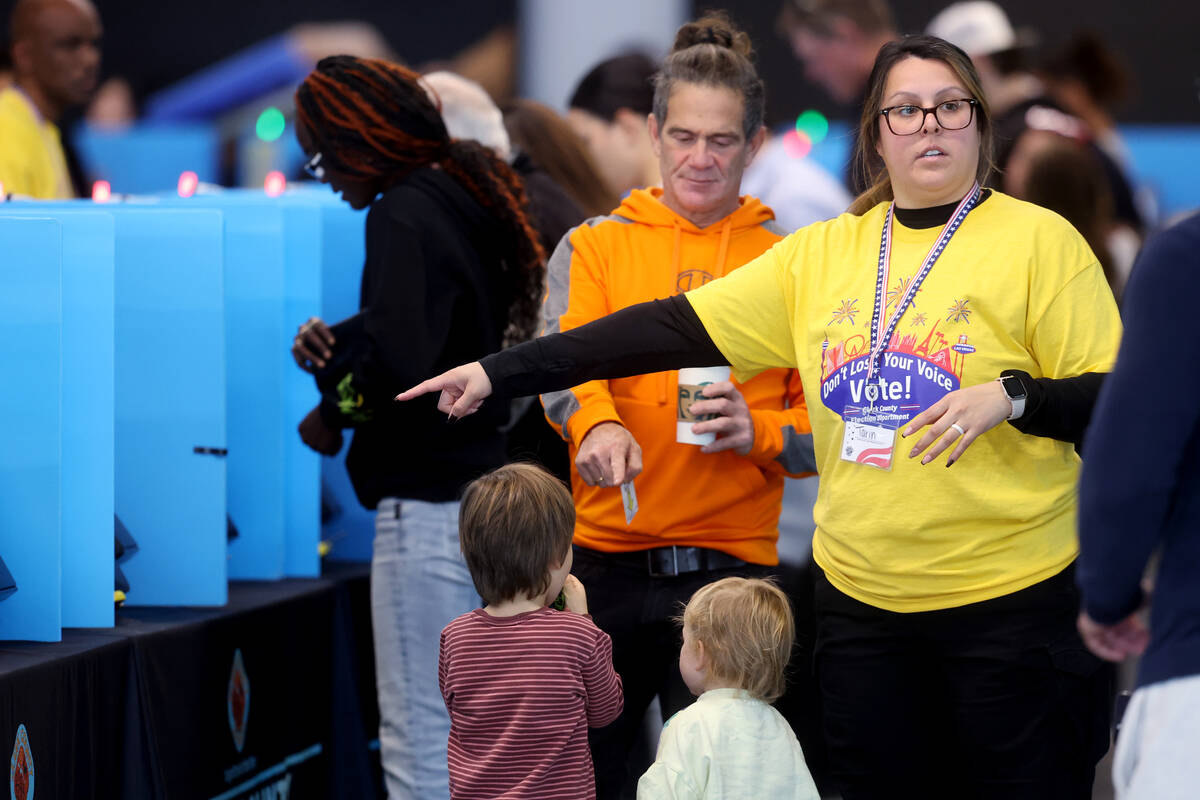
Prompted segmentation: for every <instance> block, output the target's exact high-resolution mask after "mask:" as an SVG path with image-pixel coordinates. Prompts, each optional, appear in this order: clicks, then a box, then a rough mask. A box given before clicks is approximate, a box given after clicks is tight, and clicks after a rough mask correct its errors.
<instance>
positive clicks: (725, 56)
mask: <svg viewBox="0 0 1200 800" xmlns="http://www.w3.org/2000/svg"><path fill="white" fill-rule="evenodd" d="M753 55H754V49H753V48H752V47H751V46H750V37H749V36H747V35H746V34H745V33H744V32H743V31H740V30H738V29H737V28H736V27H734V25H733V23H732V22H730V20H729V17H727V16H726V15H725V14H724V13H723V12H720V11H713V12H709V13H708V14H706V15H704V16H703V17H701V18H700V19H698V20H696V21H695V22H689V23H687V24H685V25H684V26H683V27H681V28H680V29H679V31H678V32H676V34H675V46H674V47H673V48H671V54H670V55H669V56H667V58H666V60H665V61H664V62H663V65H662V69H660V70H659V71H658V74H657V75H655V76H654V117H655V119H657V120H658V125H659V128H662V127H663V126H664V125H665V124H666V121H667V102H668V101H669V100H670V99H671V91H672V90H673V89H674V88H675V84H676V83H693V84H698V85H700V86H715V87H720V88H725V89H731V90H733V91H734V92H735V93H736V94H738V95H739V96H740V97H741V98H742V103H743V105H744V108H745V110H744V111H743V114H742V134H743V135H744V136H745V137H746V138H747V139H749V138H750V137H752V136H753V135H754V134H755V133H756V132H757V131H758V129H759V128H761V127H762V124H763V117H764V116H765V114H766V88H765V87H764V86H763V82H762V78H760V77H758V72H757V71H756V70H755V69H754V64H752V63H751V61H750V59H751V57H752V56H753Z"/></svg>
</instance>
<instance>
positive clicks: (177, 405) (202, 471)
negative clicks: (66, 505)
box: [111, 206, 227, 605]
mask: <svg viewBox="0 0 1200 800" xmlns="http://www.w3.org/2000/svg"><path fill="white" fill-rule="evenodd" d="M111 208H112V210H113V214H114V217H115V220H116V241H117V245H116V359H115V360H116V453H117V455H116V510H117V514H118V515H120V517H121V520H122V521H123V522H124V523H125V525H126V527H128V528H129V532H130V533H131V534H132V535H133V538H134V539H136V540H137V542H138V544H139V545H140V549H139V551H138V553H137V554H136V555H135V556H134V557H133V558H131V559H130V560H129V561H128V562H126V563H124V564H122V565H121V568H122V569H123V570H124V572H125V575H126V576H127V577H128V578H129V583H130V586H131V591H130V593H129V598H128V601H127V602H128V603H129V604H130V605H223V604H224V603H225V601H226V596H227V595H226V572H225V561H226V545H225V458H224V456H223V455H220V453H223V452H224V451H225V449H226V447H227V445H226V437H225V369H224V353H225V341H224V340H225V336H224V322H223V312H222V307H223V300H224V288H223V285H222V272H223V261H222V220H221V214H220V213H219V212H216V211H211V210H184V209H167V208H161V209H149V208H138V207H129V206H124V207H122V206H112V207H111Z"/></svg>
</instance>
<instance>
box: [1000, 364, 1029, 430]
mask: <svg viewBox="0 0 1200 800" xmlns="http://www.w3.org/2000/svg"><path fill="white" fill-rule="evenodd" d="M996 380H998V381H1000V385H1001V386H1003V387H1004V394H1005V395H1006V396H1007V397H1008V402H1010V403H1012V413H1011V414H1009V415H1008V418H1009V419H1010V420H1014V419H1020V418H1021V415H1022V414H1024V413H1025V384H1023V383H1021V379H1020V378H1019V377H1017V376H1016V375H1005V374H1003V373H1001V375H1000V377H999V378H996Z"/></svg>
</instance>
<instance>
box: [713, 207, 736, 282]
mask: <svg viewBox="0 0 1200 800" xmlns="http://www.w3.org/2000/svg"><path fill="white" fill-rule="evenodd" d="M732 216H733V215H732V214H731V215H730V216H728V217H726V218H725V224H724V225H722V226H721V244H720V246H719V247H717V261H716V263H715V264H713V278H720V277H721V276H722V275H724V274H725V259H726V257H727V256H728V255H729V235H730V233H732V232H733V219H732Z"/></svg>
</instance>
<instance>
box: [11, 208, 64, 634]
mask: <svg viewBox="0 0 1200 800" xmlns="http://www.w3.org/2000/svg"><path fill="white" fill-rule="evenodd" d="M61 237H62V233H61V226H60V225H59V223H58V222H57V221H55V220H51V219H22V218H0V252H2V253H3V257H2V258H0V285H3V287H4V291H2V292H0V325H2V326H3V330H4V339H5V341H7V342H9V344H10V346H9V347H5V348H4V355H3V356H0V371H2V374H3V376H4V378H3V380H4V384H5V385H4V390H3V391H0V415H2V418H3V419H4V420H5V423H6V429H7V437H6V438H7V441H6V442H5V445H4V447H2V448H0V556H2V557H3V558H4V562H5V564H6V565H7V567H8V570H9V571H10V572H11V573H12V576H13V579H14V580H15V582H16V584H17V590H16V591H15V592H14V593H13V594H11V595H9V596H8V597H7V598H6V599H4V600H0V639H32V640H37V641H58V640H60V639H61V638H62V588H61V583H60V581H61V573H60V558H61V531H62V517H61V513H60V503H61V486H62V438H61V425H62V420H61V409H62V404H61V402H60V396H61V392H62V383H61V380H62V379H61V371H62V360H61V343H60V342H61V339H60V335H61V324H62V317H61V303H62V296H61V282H60V271H61V264H62V244H61Z"/></svg>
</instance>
